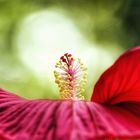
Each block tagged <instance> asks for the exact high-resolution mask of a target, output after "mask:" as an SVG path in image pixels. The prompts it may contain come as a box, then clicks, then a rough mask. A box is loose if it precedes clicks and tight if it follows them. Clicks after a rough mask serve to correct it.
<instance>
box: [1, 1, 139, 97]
mask: <svg viewBox="0 0 140 140" xmlns="http://www.w3.org/2000/svg"><path fill="white" fill-rule="evenodd" d="M139 16H140V1H139V0H117V1H115V0H0V85H1V88H5V89H7V90H9V91H11V92H15V93H17V94H18V95H21V96H23V97H26V98H31V99H36V98H46V99H57V98H59V92H58V88H57V86H56V85H55V84H54V77H53V70H54V64H55V61H56V60H57V59H59V57H60V56H61V55H63V53H65V52H70V53H72V54H74V55H75V57H80V58H81V59H82V60H83V62H84V63H86V65H87V67H88V83H87V86H86V92H85V94H86V99H87V100H89V99H90V97H91V94H92V91H93V87H94V84H95V83H96V81H97V79H98V78H99V76H100V75H101V73H102V72H103V71H104V70H105V69H106V68H108V67H109V66H110V65H111V64H112V63H113V62H114V61H115V60H116V59H117V57H118V56H119V55H120V54H122V53H123V52H124V51H125V50H127V49H128V48H132V47H134V46H137V45H139V35H140V26H139V25H140V20H139Z"/></svg>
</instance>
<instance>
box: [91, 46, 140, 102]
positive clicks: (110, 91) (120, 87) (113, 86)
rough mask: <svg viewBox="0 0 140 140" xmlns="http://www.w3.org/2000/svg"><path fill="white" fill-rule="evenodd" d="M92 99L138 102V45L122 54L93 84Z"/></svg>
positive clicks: (139, 95)
mask: <svg viewBox="0 0 140 140" xmlns="http://www.w3.org/2000/svg"><path fill="white" fill-rule="evenodd" d="M91 100H92V101H95V102H98V103H108V104H117V103H121V102H130V101H131V102H140V47H137V48H134V49H132V50H129V51H127V52H126V53H125V54H123V55H122V56H121V57H120V58H119V59H118V60H117V61H116V62H115V63H114V65H113V66H112V67H110V68H109V69H108V70H107V71H105V72H104V73H103V74H102V76H101V77H100V79H99V81H98V82H97V84H96V85H95V88H94V93H93V95H92V99H91Z"/></svg>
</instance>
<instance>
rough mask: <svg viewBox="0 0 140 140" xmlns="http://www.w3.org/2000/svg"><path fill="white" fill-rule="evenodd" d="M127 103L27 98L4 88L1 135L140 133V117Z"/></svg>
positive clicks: (31, 138) (96, 138)
mask: <svg viewBox="0 0 140 140" xmlns="http://www.w3.org/2000/svg"><path fill="white" fill-rule="evenodd" d="M123 107H124V108H121V105H120V106H112V105H110V106H108V105H102V104H98V103H93V102H84V101H68V100H25V99H22V98H20V97H18V96H16V95H14V94H12V93H9V92H7V91H4V90H2V89H0V135H1V136H3V137H5V138H6V139H5V140H103V139H109V140H113V138H133V139H134V138H138V137H140V121H139V117H137V116H136V115H135V111H134V112H129V111H128V110H127V106H125V105H123ZM131 107H132V108H133V105H132V106H131ZM139 111H140V109H139ZM124 114H125V116H124ZM126 116H127V118H126ZM132 119H133V121H132Z"/></svg>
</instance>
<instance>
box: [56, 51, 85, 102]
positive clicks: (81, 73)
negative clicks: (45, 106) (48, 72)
mask: <svg viewBox="0 0 140 140" xmlns="http://www.w3.org/2000/svg"><path fill="white" fill-rule="evenodd" d="M55 68H56V70H55V71H54V76H55V79H56V80H55V82H56V83H57V84H58V87H59V91H60V95H61V98H62V99H72V100H84V99H85V97H84V96H83V93H84V91H85V90H84V86H85V84H86V83H87V68H86V67H85V66H84V64H83V63H82V62H81V60H80V59H79V58H77V59H76V58H73V57H72V55H71V54H68V53H66V54H64V55H63V56H61V57H60V60H59V61H58V62H57V63H56V65H55Z"/></svg>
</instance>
